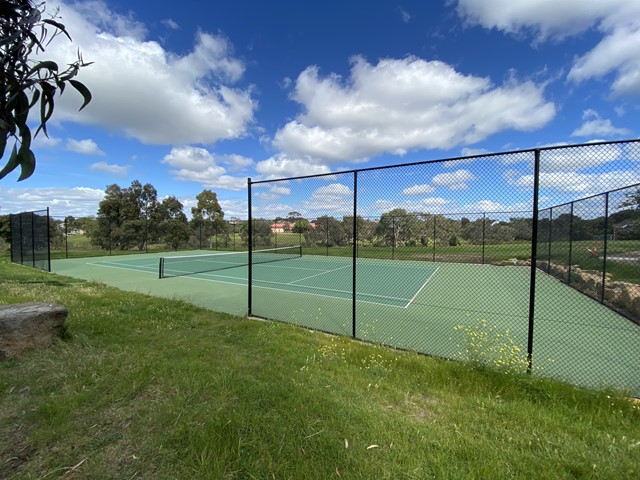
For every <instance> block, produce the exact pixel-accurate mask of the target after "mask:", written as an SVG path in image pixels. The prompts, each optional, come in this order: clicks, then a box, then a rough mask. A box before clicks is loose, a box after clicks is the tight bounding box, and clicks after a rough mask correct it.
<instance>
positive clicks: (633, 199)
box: [619, 187, 640, 210]
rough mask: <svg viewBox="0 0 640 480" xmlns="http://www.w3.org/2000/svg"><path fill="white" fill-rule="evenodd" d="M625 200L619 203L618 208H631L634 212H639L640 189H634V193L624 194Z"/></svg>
mask: <svg viewBox="0 0 640 480" xmlns="http://www.w3.org/2000/svg"><path fill="white" fill-rule="evenodd" d="M624 197H625V199H624V200H623V201H622V203H620V205H619V207H623V208H624V207H631V208H633V209H634V210H640V187H636V189H635V191H633V192H628V193H625V195H624Z"/></svg>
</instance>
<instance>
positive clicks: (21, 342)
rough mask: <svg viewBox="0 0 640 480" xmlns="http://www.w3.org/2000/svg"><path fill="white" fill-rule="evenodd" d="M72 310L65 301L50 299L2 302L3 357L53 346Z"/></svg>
mask: <svg viewBox="0 0 640 480" xmlns="http://www.w3.org/2000/svg"><path fill="white" fill-rule="evenodd" d="M68 314H69V311H68V310H67V309H66V308H65V307H63V306H62V305H58V304H55V303H48V302H30V303H19V304H14V305H0V359H3V358H14V357H17V356H19V355H22V353H24V352H25V351H27V350H30V349H32V348H46V347H49V346H51V345H52V344H53V343H54V341H55V340H56V339H57V338H59V337H60V336H61V334H62V331H63V328H64V321H65V320H66V318H67V315H68Z"/></svg>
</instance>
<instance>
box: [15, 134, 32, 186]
mask: <svg viewBox="0 0 640 480" xmlns="http://www.w3.org/2000/svg"><path fill="white" fill-rule="evenodd" d="M18 163H19V164H20V167H21V172H20V176H19V177H18V181H19V182H20V181H22V180H25V179H27V178H29V177H30V176H31V175H33V172H34V171H35V169H36V156H35V155H34V154H33V152H32V151H31V149H30V148H28V147H26V146H25V145H24V143H23V144H22V146H21V147H20V150H19V151H18Z"/></svg>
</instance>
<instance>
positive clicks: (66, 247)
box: [64, 218, 69, 258]
mask: <svg viewBox="0 0 640 480" xmlns="http://www.w3.org/2000/svg"><path fill="white" fill-rule="evenodd" d="M64 258H69V222H68V221H67V218H65V219H64Z"/></svg>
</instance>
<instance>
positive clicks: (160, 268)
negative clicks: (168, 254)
mask: <svg viewBox="0 0 640 480" xmlns="http://www.w3.org/2000/svg"><path fill="white" fill-rule="evenodd" d="M163 272H164V257H160V266H159V268H158V278H159V279H160V280H162V273H163Z"/></svg>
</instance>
